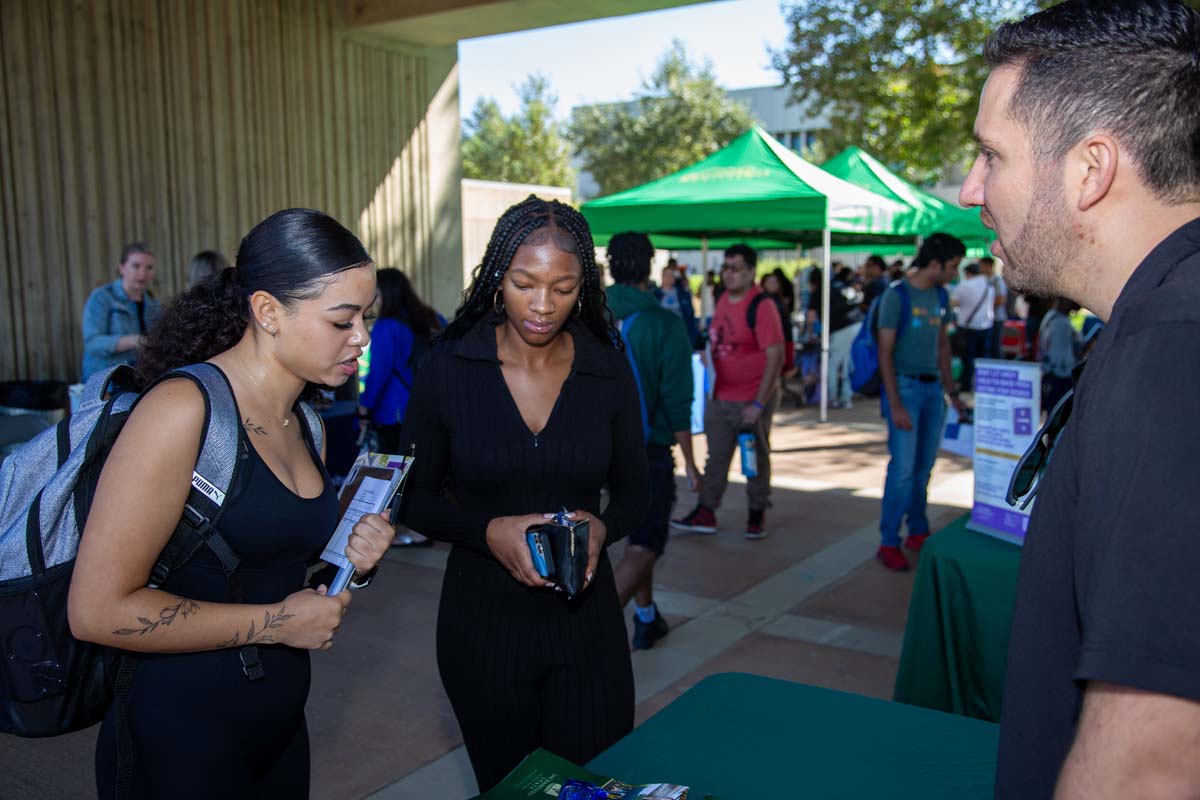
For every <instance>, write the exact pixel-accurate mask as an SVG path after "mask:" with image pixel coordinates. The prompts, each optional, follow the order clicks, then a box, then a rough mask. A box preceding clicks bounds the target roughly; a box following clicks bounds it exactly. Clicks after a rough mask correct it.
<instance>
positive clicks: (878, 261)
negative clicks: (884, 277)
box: [864, 255, 887, 271]
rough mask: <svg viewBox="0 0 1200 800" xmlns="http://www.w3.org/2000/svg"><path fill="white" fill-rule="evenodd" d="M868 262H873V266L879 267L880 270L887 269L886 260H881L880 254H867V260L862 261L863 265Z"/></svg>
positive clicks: (868, 263)
mask: <svg viewBox="0 0 1200 800" xmlns="http://www.w3.org/2000/svg"><path fill="white" fill-rule="evenodd" d="M870 264H874V265H875V266H877V267H879V269H880V270H882V271H887V262H886V261H884V260H883V256H880V255H869V256H867V260H866V262H864V266H867V265H870Z"/></svg>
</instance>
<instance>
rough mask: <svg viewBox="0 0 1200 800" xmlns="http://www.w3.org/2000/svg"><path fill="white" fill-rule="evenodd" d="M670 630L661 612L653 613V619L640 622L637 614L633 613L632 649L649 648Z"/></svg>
mask: <svg viewBox="0 0 1200 800" xmlns="http://www.w3.org/2000/svg"><path fill="white" fill-rule="evenodd" d="M670 632H671V628H670V626H668V625H667V621H666V620H665V619H663V616H662V614H657V613H656V614H655V615H654V619H652V620H650V621H649V622H642V621H641V620H640V619H638V616H637V614H634V615H633V649H634V650H649V649H650V648H651V647H654V643H655V642H657V641H658V640H659V639H661V638H663V637H664V636H666V635H667V634H668V633H670Z"/></svg>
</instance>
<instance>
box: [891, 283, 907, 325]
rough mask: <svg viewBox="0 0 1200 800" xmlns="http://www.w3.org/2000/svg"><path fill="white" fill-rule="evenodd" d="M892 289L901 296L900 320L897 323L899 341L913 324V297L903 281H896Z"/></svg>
mask: <svg viewBox="0 0 1200 800" xmlns="http://www.w3.org/2000/svg"><path fill="white" fill-rule="evenodd" d="M892 287H893V288H894V289H895V290H896V294H898V295H899V296H900V319H899V320H898V321H897V323H896V338H897V339H899V338H900V336H901V335H903V333H904V331H906V330H907V329H908V325H909V323H910V322H912V295H911V294H910V293H909V291H908V284H907V283H906V282H904V281H903V280H899V281H896V282H895V283H893V284H892Z"/></svg>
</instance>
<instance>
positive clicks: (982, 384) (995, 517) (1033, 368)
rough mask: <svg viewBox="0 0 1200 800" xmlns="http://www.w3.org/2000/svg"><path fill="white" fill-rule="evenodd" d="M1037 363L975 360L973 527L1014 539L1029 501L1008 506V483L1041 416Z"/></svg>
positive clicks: (1019, 536)
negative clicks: (1026, 503)
mask: <svg viewBox="0 0 1200 800" xmlns="http://www.w3.org/2000/svg"><path fill="white" fill-rule="evenodd" d="M1041 380H1042V370H1041V365H1040V364H1035V363H1031V362H1024V361H1001V360H992V359H982V360H979V361H976V362H975V409H974V411H975V415H974V417H975V459H974V463H975V503H974V506H973V507H972V509H971V522H970V523H969V525H968V527H970V528H971V529H972V530H975V531H979V532H980V533H986V534H988V535H989V536H995V537H997V538H1000V539H1004V540H1006V541H1009V542H1013V543H1015V544H1021V543H1023V542H1024V540H1025V530H1026V528H1027V527H1028V525H1029V513H1030V511H1031V509H1032V506H1030V507H1029V508H1026V509H1024V510H1022V509H1020V508H1019V507H1018V508H1014V507H1011V506H1009V505H1008V502H1007V496H1008V485H1009V483H1010V481H1011V479H1012V475H1013V472H1014V470H1016V468H1017V465H1018V464H1019V463H1020V460H1021V456H1022V455H1023V454H1024V453H1025V451H1026V449H1027V448H1028V447H1029V445H1030V443H1031V442H1032V441H1033V438H1034V436H1036V435H1037V434H1036V431H1037V428H1038V425H1039V423H1040V420H1041V414H1042V410H1041V395H1042V393H1041Z"/></svg>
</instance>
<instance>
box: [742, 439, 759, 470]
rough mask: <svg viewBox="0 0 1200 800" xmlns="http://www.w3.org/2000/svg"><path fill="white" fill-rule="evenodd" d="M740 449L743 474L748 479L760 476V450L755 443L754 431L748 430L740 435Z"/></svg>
mask: <svg viewBox="0 0 1200 800" xmlns="http://www.w3.org/2000/svg"><path fill="white" fill-rule="evenodd" d="M738 448H739V449H740V450H741V451H742V474H743V475H745V476H746V477H747V478H753V477H756V476H757V475H758V448H757V446H756V444H755V441H754V431H750V430H746V431H742V432H741V433H739V434H738Z"/></svg>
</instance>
